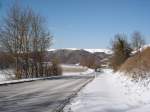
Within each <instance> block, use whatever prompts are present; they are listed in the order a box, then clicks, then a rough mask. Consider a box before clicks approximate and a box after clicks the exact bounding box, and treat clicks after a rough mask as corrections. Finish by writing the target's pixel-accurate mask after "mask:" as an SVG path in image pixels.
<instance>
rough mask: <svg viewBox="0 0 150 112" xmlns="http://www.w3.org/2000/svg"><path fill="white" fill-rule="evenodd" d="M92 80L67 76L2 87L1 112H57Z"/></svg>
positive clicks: (84, 77) (0, 88) (0, 92)
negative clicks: (68, 99)
mask: <svg viewBox="0 0 150 112" xmlns="http://www.w3.org/2000/svg"><path fill="white" fill-rule="evenodd" d="M91 79H92V77H87V76H66V77H64V78H62V77H61V78H56V79H47V80H39V81H33V82H27V83H20V84H12V85H7V86H0V112H55V111H56V110H57V109H58V107H61V106H63V105H62V104H63V103H64V101H66V99H67V98H69V97H70V96H72V95H73V94H75V93H76V92H77V91H78V90H79V89H80V88H81V87H82V86H83V85H85V84H86V83H87V82H88V81H90V80H91Z"/></svg>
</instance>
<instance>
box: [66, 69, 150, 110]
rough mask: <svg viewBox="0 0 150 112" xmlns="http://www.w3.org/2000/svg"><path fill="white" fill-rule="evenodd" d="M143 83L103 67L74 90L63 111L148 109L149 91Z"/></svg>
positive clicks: (149, 107)
mask: <svg viewBox="0 0 150 112" xmlns="http://www.w3.org/2000/svg"><path fill="white" fill-rule="evenodd" d="M143 83H144V82H141V83H136V82H133V81H132V80H131V79H129V78H128V77H125V76H124V75H123V74H122V73H119V72H118V73H113V72H112V70H109V69H105V70H104V73H101V74H99V75H97V77H96V78H95V79H94V80H93V81H92V82H91V83H90V84H88V85H87V86H86V87H85V88H83V89H82V90H81V91H80V92H79V93H78V95H77V97H76V98H74V99H73V100H72V101H71V103H70V104H68V105H67V106H66V107H65V108H64V112H149V110H150V97H149V95H150V90H149V86H144V85H143ZM146 104H147V105H146Z"/></svg>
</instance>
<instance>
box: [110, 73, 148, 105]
mask: <svg viewBox="0 0 150 112" xmlns="http://www.w3.org/2000/svg"><path fill="white" fill-rule="evenodd" d="M112 79H113V81H114V83H116V85H117V86H118V87H119V88H120V91H122V92H123V93H124V94H125V95H126V96H127V98H128V99H129V101H130V102H132V104H134V105H138V104H141V103H142V104H146V103H150V97H149V95H150V83H149V82H150V79H145V80H141V79H139V81H135V80H133V79H132V78H130V77H127V76H126V75H124V73H120V72H117V73H115V74H114V75H113V76H112Z"/></svg>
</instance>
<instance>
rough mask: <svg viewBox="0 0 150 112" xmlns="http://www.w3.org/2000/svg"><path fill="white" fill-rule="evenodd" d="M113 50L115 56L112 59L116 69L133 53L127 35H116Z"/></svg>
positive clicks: (113, 66)
mask: <svg viewBox="0 0 150 112" xmlns="http://www.w3.org/2000/svg"><path fill="white" fill-rule="evenodd" d="M112 50H113V56H112V59H111V65H112V68H113V69H114V71H116V70H118V69H119V67H120V66H121V64H123V63H124V62H125V60H126V59H127V58H128V57H130V54H131V47H130V45H129V43H128V41H127V39H126V35H124V34H117V35H115V38H114V40H113V41H112Z"/></svg>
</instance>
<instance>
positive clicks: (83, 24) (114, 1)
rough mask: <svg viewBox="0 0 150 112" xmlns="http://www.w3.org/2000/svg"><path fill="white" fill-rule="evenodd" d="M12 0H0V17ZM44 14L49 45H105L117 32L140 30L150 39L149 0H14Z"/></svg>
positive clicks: (100, 46)
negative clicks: (50, 38) (52, 39)
mask: <svg viewBox="0 0 150 112" xmlns="http://www.w3.org/2000/svg"><path fill="white" fill-rule="evenodd" d="M13 1H14V0H0V4H1V5H0V6H1V8H0V17H1V18H2V17H3V16H5V14H6V11H7V9H8V8H9V6H11V4H12V2H13ZM18 2H19V3H20V4H21V5H22V6H23V7H26V6H29V7H32V8H33V10H34V11H36V12H37V13H39V14H41V15H42V16H44V17H45V18H46V20H47V23H48V24H47V25H48V28H49V29H50V31H51V33H52V34H53V36H54V41H53V43H54V44H53V46H52V48H107V47H110V45H109V44H110V40H111V39H112V38H113V37H114V35H115V34H117V33H125V34H127V35H128V37H130V36H131V34H132V32H134V31H140V32H141V33H142V34H143V35H144V36H145V38H146V40H147V43H150V0H18Z"/></svg>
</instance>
